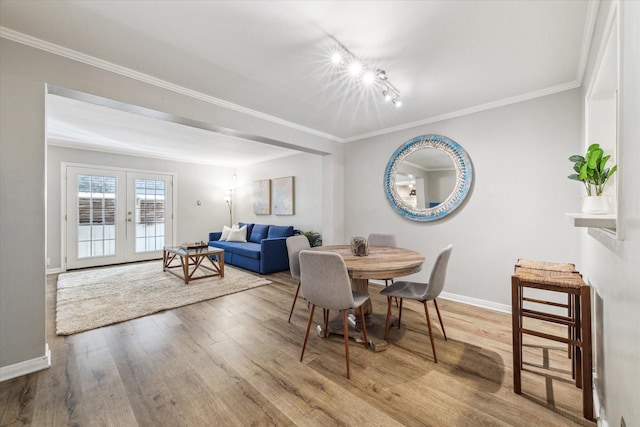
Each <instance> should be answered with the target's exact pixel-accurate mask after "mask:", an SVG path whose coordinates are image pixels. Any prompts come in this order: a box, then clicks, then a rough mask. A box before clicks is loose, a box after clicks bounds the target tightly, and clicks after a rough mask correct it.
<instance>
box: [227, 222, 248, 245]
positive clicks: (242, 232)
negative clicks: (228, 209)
mask: <svg viewBox="0 0 640 427" xmlns="http://www.w3.org/2000/svg"><path fill="white" fill-rule="evenodd" d="M246 241H247V226H246V225H243V226H242V227H240V228H237V229H234V228H232V229H231V232H230V233H229V237H228V238H227V242H246Z"/></svg>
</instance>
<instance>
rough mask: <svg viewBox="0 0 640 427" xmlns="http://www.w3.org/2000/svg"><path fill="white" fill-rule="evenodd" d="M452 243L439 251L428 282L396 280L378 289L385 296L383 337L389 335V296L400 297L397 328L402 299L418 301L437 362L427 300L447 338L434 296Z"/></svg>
mask: <svg viewBox="0 0 640 427" xmlns="http://www.w3.org/2000/svg"><path fill="white" fill-rule="evenodd" d="M452 249H453V245H449V246H447V247H446V248H444V249H443V250H442V251H440V254H439V255H438V258H437V259H436V262H435V264H434V265H433V269H432V270H431V275H430V277H429V282H428V283H419V282H408V281H397V282H395V283H393V284H392V285H390V286H389V287H387V288H384V289H383V290H382V291H380V294H382V295H385V296H386V297H387V321H386V323H385V329H384V339H385V340H386V339H387V336H388V335H389V320H390V318H391V298H393V297H396V298H398V299H400V309H399V311H398V329H399V328H400V321H401V320H402V300H403V299H412V300H416V301H420V302H421V303H422V304H423V305H424V314H425V316H426V318H427V326H428V327H429V338H430V339H431V349H432V350H433V360H434V362H435V363H438V359H437V357H436V346H435V344H434V342H433V331H432V329H431V320H429V309H428V308H427V301H433V304H434V305H435V306H436V312H437V313H438V320H439V321H440V326H441V327H442V335H444V339H445V341H446V340H447V333H446V332H445V331H444V324H443V323H442V317H441V316H440V309H438V303H437V301H436V298H437V297H438V296H439V295H440V293H441V292H442V289H443V288H444V282H445V278H446V276H447V264H448V263H449V258H450V256H451V250H452Z"/></svg>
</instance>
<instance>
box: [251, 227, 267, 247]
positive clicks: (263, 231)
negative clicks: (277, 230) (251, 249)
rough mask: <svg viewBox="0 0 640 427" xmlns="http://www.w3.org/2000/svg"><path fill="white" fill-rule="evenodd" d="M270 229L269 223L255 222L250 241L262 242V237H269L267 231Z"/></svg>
mask: <svg viewBox="0 0 640 427" xmlns="http://www.w3.org/2000/svg"><path fill="white" fill-rule="evenodd" d="M268 231H269V226H268V225H262V224H254V225H253V229H252V230H251V235H250V236H249V239H248V240H249V241H250V242H253V243H260V242H261V241H262V239H266V238H267V232H268Z"/></svg>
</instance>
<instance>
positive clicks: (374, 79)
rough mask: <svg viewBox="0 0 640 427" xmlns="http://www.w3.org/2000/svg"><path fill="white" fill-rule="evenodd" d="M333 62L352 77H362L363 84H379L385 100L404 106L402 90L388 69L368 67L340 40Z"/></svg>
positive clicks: (333, 54) (332, 56)
mask: <svg viewBox="0 0 640 427" xmlns="http://www.w3.org/2000/svg"><path fill="white" fill-rule="evenodd" d="M334 40H335V39H334ZM336 42H337V40H336ZM331 63H332V64H333V65H334V67H336V68H341V69H343V70H344V71H346V73H347V74H349V76H351V77H352V78H357V79H360V81H361V82H362V84H364V85H365V86H372V85H377V86H378V87H379V88H381V89H382V96H383V97H384V100H385V101H387V102H388V101H391V102H392V103H393V105H395V106H396V108H400V106H402V101H400V91H399V90H398V89H396V87H395V86H394V85H393V84H392V83H391V82H390V81H389V77H388V76H387V73H386V71H384V70H381V69H379V68H378V69H375V70H374V69H371V68H368V67H367V66H366V64H365V63H363V62H362V61H360V60H359V59H358V58H356V57H355V55H354V54H353V53H351V52H350V51H349V49H347V48H346V47H344V46H343V45H342V44H340V43H339V42H338V46H337V47H336V49H335V50H334V52H333V53H332V54H331ZM378 90H379V89H378Z"/></svg>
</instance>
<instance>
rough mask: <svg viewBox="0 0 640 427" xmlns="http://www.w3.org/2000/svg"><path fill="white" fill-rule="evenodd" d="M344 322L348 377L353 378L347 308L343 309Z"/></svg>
mask: <svg viewBox="0 0 640 427" xmlns="http://www.w3.org/2000/svg"><path fill="white" fill-rule="evenodd" d="M342 323H343V325H344V353H345V357H346V359H347V379H351V369H350V367H349V323H348V322H347V310H342Z"/></svg>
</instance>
